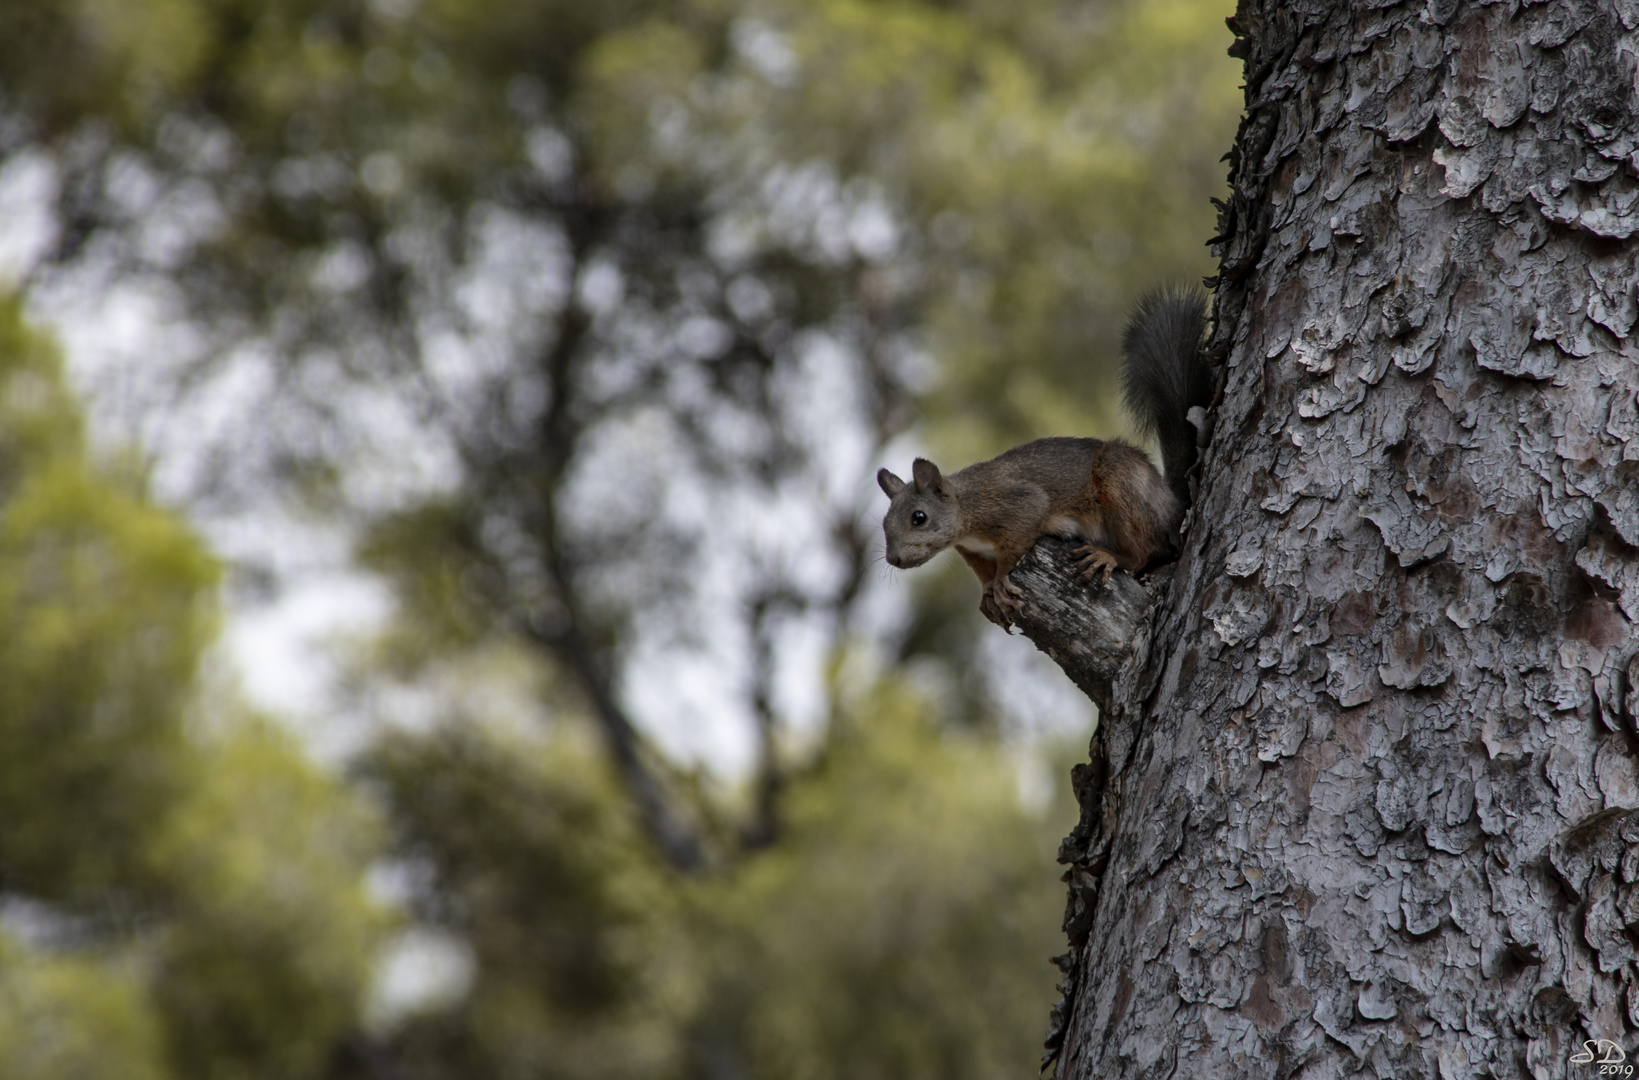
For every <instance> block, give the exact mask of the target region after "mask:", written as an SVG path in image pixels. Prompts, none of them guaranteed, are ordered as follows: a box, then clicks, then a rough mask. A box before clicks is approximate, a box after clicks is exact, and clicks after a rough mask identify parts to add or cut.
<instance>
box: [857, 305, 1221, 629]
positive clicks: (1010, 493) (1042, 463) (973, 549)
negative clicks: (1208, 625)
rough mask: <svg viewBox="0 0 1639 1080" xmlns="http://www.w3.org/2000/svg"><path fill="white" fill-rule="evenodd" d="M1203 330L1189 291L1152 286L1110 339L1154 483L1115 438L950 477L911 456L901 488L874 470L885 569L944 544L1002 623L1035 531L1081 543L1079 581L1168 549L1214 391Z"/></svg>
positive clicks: (918, 560) (1020, 451) (1035, 451)
mask: <svg viewBox="0 0 1639 1080" xmlns="http://www.w3.org/2000/svg"><path fill="white" fill-rule="evenodd" d="M1205 326H1206V316H1205V313H1204V311H1203V304H1202V301H1201V297H1200V295H1199V293H1195V292H1190V291H1188V290H1183V289H1170V290H1162V291H1159V292H1155V293H1151V294H1150V295H1148V296H1146V297H1145V298H1144V299H1143V300H1141V301H1140V302H1139V304H1138V306H1137V309H1136V311H1135V314H1134V316H1133V319H1132V321H1131V322H1130V323H1129V325H1128V327H1127V331H1126V334H1125V336H1124V337H1123V339H1122V347H1123V350H1124V352H1125V354H1126V363H1125V370H1124V377H1123V382H1124V385H1125V388H1126V400H1127V405H1128V408H1129V409H1131V411H1132V412H1133V415H1134V418H1135V420H1137V422H1138V425H1139V429H1140V430H1142V431H1145V432H1153V433H1155V434H1156V435H1157V436H1158V438H1159V439H1160V442H1161V449H1162V457H1163V460H1164V461H1165V462H1166V466H1167V475H1166V476H1165V477H1163V476H1162V475H1161V473H1160V472H1158V471H1156V468H1155V466H1154V465H1152V464H1150V459H1149V456H1148V455H1146V454H1145V453H1144V452H1143V451H1142V450H1140V449H1138V448H1137V447H1136V446H1132V445H1130V444H1129V443H1124V442H1122V441H1121V440H1119V439H1110V440H1108V441H1104V440H1099V439H1074V438H1062V437H1060V438H1049V439H1037V440H1035V441H1034V442H1028V443H1025V444H1024V445H1023V446H1015V447H1014V448H1013V449H1011V450H1008V451H1007V452H1005V453H1003V454H999V455H997V456H996V457H993V458H991V459H990V460H989V461H981V462H979V463H978V464H977V465H969V466H968V467H967V468H965V469H963V470H962V471H961V472H958V473H954V474H952V475H950V476H945V475H943V474H942V473H941V472H940V471H939V467H938V466H937V465H935V464H934V463H933V462H931V461H928V460H927V459H925V458H917V459H916V463H915V466H914V467H913V469H912V472H911V477H912V479H911V482H910V483H906V482H905V481H904V480H901V479H900V478H899V477H897V476H895V475H894V474H893V473H891V472H889V471H888V470H887V469H883V470H881V471H880V472H878V473H877V474H876V479H877V483H878V484H880V485H881V486H882V490H883V491H884V492H886V493H887V495H888V498H889V499H890V500H891V502H892V505H890V506H889V507H888V516H887V517H886V518H884V519H883V521H882V529H883V532H884V533H885V534H886V535H887V539H888V552H887V557H888V562H889V563H890V564H891V565H893V566H901V567H911V566H921V565H922V564H923V563H925V562H927V561H928V560H929V559H931V558H933V557H934V556H935V555H937V554H938V553H939V552H941V551H943V550H945V548H947V547H955V548H956V550H957V551H958V552H959V553H960V554H961V556H962V558H963V559H966V560H967V564H968V565H969V566H971V567H972V568H973V572H974V573H975V574H977V575H978V576H979V581H980V583H981V584H982V585H983V586H984V595H983V597H982V598H981V600H980V601H979V610H981V611H983V612H984V613H985V616H986V617H987V618H989V619H990V620H991V621H992V622H995V623H997V624H999V625H1001V626H1004V627H1005V626H1008V625H1009V624H1010V621H1011V620H1009V618H1008V612H1009V611H1016V610H1018V608H1019V607H1020V606H1021V605H1020V602H1019V600H1018V597H1019V596H1020V595H1022V594H1021V593H1020V591H1019V589H1018V588H1017V587H1016V586H1015V585H1014V584H1013V583H1012V582H1011V581H1009V580H1008V577H1007V575H1008V572H1009V571H1011V570H1012V569H1013V567H1014V566H1015V565H1016V564H1017V563H1018V561H1019V560H1020V559H1021V558H1023V557H1024V554H1025V552H1027V551H1029V550H1030V549H1031V547H1033V546H1034V545H1035V543H1036V541H1037V540H1038V539H1040V538H1041V537H1043V536H1059V537H1063V538H1065V539H1068V540H1081V541H1083V545H1082V546H1081V547H1079V548H1077V549H1076V554H1077V555H1079V556H1081V568H1082V576H1083V577H1085V578H1089V579H1090V578H1091V577H1092V576H1093V575H1094V574H1102V575H1103V578H1104V580H1106V581H1107V580H1109V576H1110V572H1111V571H1112V570H1116V569H1121V570H1126V571H1127V572H1128V573H1137V572H1138V571H1140V570H1143V569H1144V568H1145V567H1147V566H1149V565H1150V564H1151V563H1153V562H1156V561H1158V560H1159V559H1160V558H1161V557H1163V556H1166V555H1169V554H1171V553H1172V552H1174V551H1175V550H1176V540H1177V531H1178V526H1179V523H1180V522H1181V521H1182V519H1183V515H1184V510H1185V509H1186V503H1187V501H1188V499H1189V498H1190V483H1189V475H1190V469H1191V468H1192V467H1193V465H1194V463H1195V459H1196V448H1197V441H1198V438H1199V435H1198V432H1200V431H1202V430H1203V429H1205V427H1206V426H1207V425H1206V417H1207V413H1206V410H1207V408H1208V407H1209V406H1210V405H1211V401H1212V393H1213V387H1214V379H1213V374H1212V370H1211V368H1210V367H1208V366H1207V362H1206V359H1205V357H1204V356H1202V354H1201V349H1200V345H1201V337H1202V334H1203V332H1204V329H1205Z"/></svg>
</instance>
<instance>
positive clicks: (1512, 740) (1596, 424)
mask: <svg viewBox="0 0 1639 1080" xmlns="http://www.w3.org/2000/svg"><path fill="white" fill-rule="evenodd" d="M1352 7H1353V8H1354V10H1352V11H1351V10H1348V6H1346V5H1341V4H1334V3H1331V2H1327V0H1307V2H1299V3H1292V2H1290V0H1283V2H1277V0H1242V3H1241V7H1240V11H1239V12H1238V13H1237V15H1236V16H1235V18H1234V19H1233V20H1231V26H1232V28H1233V29H1235V30H1236V32H1237V34H1238V35H1240V40H1238V41H1237V43H1236V48H1235V50H1233V51H1234V52H1235V54H1236V55H1239V56H1243V57H1244V58H1245V60H1246V73H1247V74H1246V84H1247V90H1246V96H1247V115H1246V118H1245V120H1244V122H1243V124H1242V127H1241V131H1240V134H1239V136H1238V138H1237V143H1236V147H1235V150H1234V153H1233V154H1232V156H1231V180H1232V184H1233V197H1232V199H1231V202H1230V204H1229V206H1228V207H1227V208H1226V209H1225V212H1224V216H1223V228H1222V234H1223V235H1222V236H1221V237H1220V238H1219V243H1220V254H1221V257H1222V273H1221V275H1220V278H1219V280H1218V285H1217V296H1216V318H1217V322H1216V326H1215V330H1214V337H1213V342H1212V352H1213V355H1214V356H1215V358H1217V359H1218V360H1219V361H1220V362H1221V365H1222V367H1221V380H1222V387H1223V390H1222V394H1221V397H1220V401H1219V404H1218V406H1217V410H1216V411H1217V415H1216V427H1215V430H1216V436H1215V438H1214V441H1213V442H1212V444H1211V446H1210V448H1209V449H1208V451H1207V454H1206V457H1205V461H1204V465H1203V468H1202V482H1201V498H1200V501H1199V504H1198V506H1197V508H1196V511H1195V519H1194V523H1193V525H1192V526H1191V527H1190V531H1189V534H1188V536H1187V537H1186V542H1185V546H1184V552H1183V556H1182V559H1181V560H1180V562H1179V563H1178V565H1177V567H1176V570H1175V572H1174V574H1173V576H1172V578H1171V581H1170V584H1168V585H1167V586H1166V587H1165V588H1164V589H1162V590H1160V591H1161V593H1162V595H1161V598H1160V601H1159V603H1158V604H1157V607H1156V609H1155V612H1154V614H1153V617H1152V620H1151V623H1150V625H1149V628H1148V632H1147V633H1141V634H1139V635H1138V648H1137V653H1136V655H1135V656H1134V657H1133V658H1132V660H1131V661H1130V662H1129V663H1128V665H1127V666H1126V667H1125V668H1124V669H1122V672H1121V674H1120V675H1119V676H1118V677H1117V678H1116V680H1115V684H1114V688H1113V707H1112V708H1111V709H1110V710H1109V711H1108V712H1107V713H1106V715H1105V717H1104V720H1103V722H1102V724H1101V730H1100V733H1099V735H1098V736H1097V737H1096V739H1095V746H1094V755H1093V757H1094V762H1093V764H1091V765H1089V766H1084V767H1082V768H1080V769H1079V770H1078V772H1077V776H1076V779H1077V787H1078V793H1079V794H1080V796H1081V798H1082V803H1083V820H1082V822H1081V823H1080V824H1079V825H1078V826H1077V829H1076V831H1075V833H1073V834H1072V835H1071V837H1070V838H1069V839H1068V840H1067V841H1066V842H1065V850H1064V856H1065V858H1066V860H1067V861H1068V862H1069V863H1070V864H1071V866H1070V871H1069V873H1068V874H1067V879H1068V880H1069V881H1070V883H1071V895H1070V910H1069V912H1068V913H1067V916H1066V927H1067V929H1068V930H1069V932H1070V934H1071V944H1072V949H1071V952H1070V954H1069V955H1068V956H1067V957H1066V958H1064V959H1063V961H1062V966H1064V967H1065V968H1066V969H1067V976H1066V1000H1065V1002H1064V1003H1062V1004H1061V1009H1060V1011H1059V1012H1058V1013H1057V1014H1056V1016H1055V1029H1056V1030H1055V1034H1054V1036H1052V1037H1051V1041H1052V1042H1055V1043H1056V1042H1057V1040H1059V1039H1062V1049H1061V1051H1060V1055H1059V1070H1060V1075H1061V1076H1064V1077H1074V1078H1084V1077H1117V1076H1120V1077H1138V1076H1145V1077H1148V1076H1172V1075H1178V1076H1189V1077H1199V1078H1203V1080H1205V1078H1215V1077H1242V1076H1259V1077H1261V1076H1278V1077H1286V1076H1294V1075H1301V1076H1303V1077H1306V1078H1307V1077H1332V1076H1339V1077H1341V1076H1359V1075H1366V1076H1379V1077H1388V1076H1395V1077H1410V1076H1427V1077H1436V1076H1438V1077H1443V1078H1455V1077H1465V1078H1466V1077H1476V1076H1496V1077H1516V1076H1532V1077H1548V1076H1566V1075H1569V1076H1583V1075H1586V1076H1595V1075H1598V1074H1599V1071H1600V1069H1599V1063H1598V1059H1599V1058H1605V1059H1611V1058H1613V1057H1614V1056H1615V1051H1614V1050H1613V1049H1612V1047H1611V1045H1610V1044H1609V1043H1607V1044H1605V1045H1603V1046H1600V1045H1599V1044H1598V1043H1597V1040H1600V1039H1605V1040H1611V1042H1612V1043H1615V1044H1616V1045H1617V1046H1620V1047H1621V1048H1622V1050H1624V1051H1625V1052H1626V1054H1627V1056H1628V1058H1629V1059H1630V1061H1631V1060H1632V1059H1633V1058H1635V1057H1639V1036H1636V1034H1635V1028H1636V1027H1639V977H1636V972H1635V943H1636V941H1639V884H1636V882H1639V843H1636V842H1639V814H1636V813H1635V812H1634V811H1635V809H1636V808H1639V773H1636V769H1635V762H1636V757H1635V754H1636V750H1639V731H1636V726H1635V725H1636V715H1635V714H1636V713H1639V658H1636V656H1635V653H1636V652H1639V633H1636V629H1635V624H1636V623H1639V550H1636V549H1639V401H1636V390H1639V342H1636V340H1635V338H1634V337H1633V336H1630V333H1631V331H1632V330H1633V329H1634V323H1635V316H1636V314H1639V304H1636V298H1635V284H1636V280H1639V249H1636V245H1635V243H1634V240H1633V237H1634V234H1635V232H1636V231H1639V179H1636V166H1639V156H1635V154H1636V150H1639V110H1636V108H1635V56H1636V54H1639V33H1636V32H1635V28H1636V27H1639V0H1598V2H1593V0H1582V2H1568V3H1546V4H1534V5H1527V6H1522V5H1521V4H1519V3H1517V2H1515V3H1495V4H1475V3H1459V2H1457V0H1428V2H1427V3H1426V4H1413V3H1407V4H1401V5H1398V6H1393V5H1391V6H1382V5H1374V4H1368V3H1359V2H1357V3H1355V4H1353V5H1352ZM1587 1040H1593V1041H1595V1042H1594V1043H1593V1045H1592V1047H1591V1049H1592V1051H1594V1052H1592V1053H1590V1050H1589V1049H1587V1048H1585V1047H1584V1043H1585V1041H1587ZM1050 1053H1051V1051H1050Z"/></svg>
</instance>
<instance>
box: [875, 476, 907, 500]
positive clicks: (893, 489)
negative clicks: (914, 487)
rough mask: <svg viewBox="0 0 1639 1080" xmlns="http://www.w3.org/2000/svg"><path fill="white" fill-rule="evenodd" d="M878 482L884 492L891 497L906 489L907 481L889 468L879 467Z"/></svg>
mask: <svg viewBox="0 0 1639 1080" xmlns="http://www.w3.org/2000/svg"><path fill="white" fill-rule="evenodd" d="M876 482H877V484H878V485H880V486H881V488H882V493H883V494H884V495H886V496H887V497H888V498H890V499H891V498H893V497H894V496H895V495H898V494H899V493H900V492H901V491H904V490H905V481H903V480H901V479H899V477H897V476H895V475H894V474H893V473H891V472H889V471H888V470H887V469H878V470H877V471H876Z"/></svg>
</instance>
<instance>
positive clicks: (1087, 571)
mask: <svg viewBox="0 0 1639 1080" xmlns="http://www.w3.org/2000/svg"><path fill="white" fill-rule="evenodd" d="M1074 554H1076V555H1080V556H1081V578H1082V580H1083V581H1091V580H1093V575H1094V574H1097V573H1099V572H1101V571H1102V572H1103V575H1104V579H1103V583H1104V584H1106V585H1108V584H1109V583H1110V573H1111V571H1113V570H1114V569H1115V568H1116V561H1115V556H1114V555H1112V554H1110V553H1109V552H1108V551H1105V550H1104V549H1103V548H1101V547H1094V546H1093V545H1092V544H1088V545H1087V546H1086V547H1079V548H1076V550H1075V552H1074Z"/></svg>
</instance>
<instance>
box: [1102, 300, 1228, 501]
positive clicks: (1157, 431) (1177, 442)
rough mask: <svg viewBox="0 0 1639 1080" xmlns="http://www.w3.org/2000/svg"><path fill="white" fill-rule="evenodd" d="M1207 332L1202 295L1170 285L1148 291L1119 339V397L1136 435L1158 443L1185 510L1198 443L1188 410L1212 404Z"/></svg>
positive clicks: (1172, 482) (1168, 475)
mask: <svg viewBox="0 0 1639 1080" xmlns="http://www.w3.org/2000/svg"><path fill="white" fill-rule="evenodd" d="M1205 332H1206V297H1205V296H1203V295H1202V294H1201V292H1200V291H1199V290H1197V289H1193V288H1190V287H1188V286H1182V285H1172V286H1167V287H1164V288H1161V289H1156V290H1155V291H1153V292H1150V293H1146V294H1145V295H1144V296H1143V297H1142V298H1141V299H1140V300H1139V301H1138V306H1137V307H1136V308H1134V310H1133V314H1132V318H1130V319H1129V320H1128V321H1127V328H1126V330H1125V331H1123V332H1122V335H1121V351H1122V354H1123V356H1124V363H1123V364H1122V371H1121V389H1122V396H1123V397H1124V398H1125V400H1126V403H1127V409H1128V411H1129V412H1131V413H1132V415H1133V419H1134V420H1136V421H1137V423H1138V429H1139V431H1140V432H1142V433H1143V434H1145V435H1152V434H1153V435H1154V436H1155V437H1156V439H1157V440H1158V441H1159V442H1160V444H1161V463H1162V466H1163V467H1164V471H1165V472H1166V475H1167V483H1168V484H1169V485H1170V486H1171V487H1172V490H1173V492H1174V493H1176V494H1177V496H1178V501H1179V502H1180V503H1181V504H1182V505H1184V506H1188V505H1189V501H1190V500H1189V481H1188V479H1187V478H1186V477H1185V474H1186V473H1187V472H1189V468H1190V466H1191V465H1193V464H1195V445H1196V433H1195V425H1194V424H1191V423H1190V422H1189V410H1190V409H1191V408H1193V407H1195V406H1197V405H1198V406H1200V407H1201V408H1202V409H1206V408H1210V407H1211V405H1212V392H1213V377H1212V369H1211V367H1209V366H1208V365H1207V361H1206V357H1205V356H1204V355H1202V352H1201V345H1202V341H1201V338H1202V335H1203V334H1204V333H1205Z"/></svg>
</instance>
